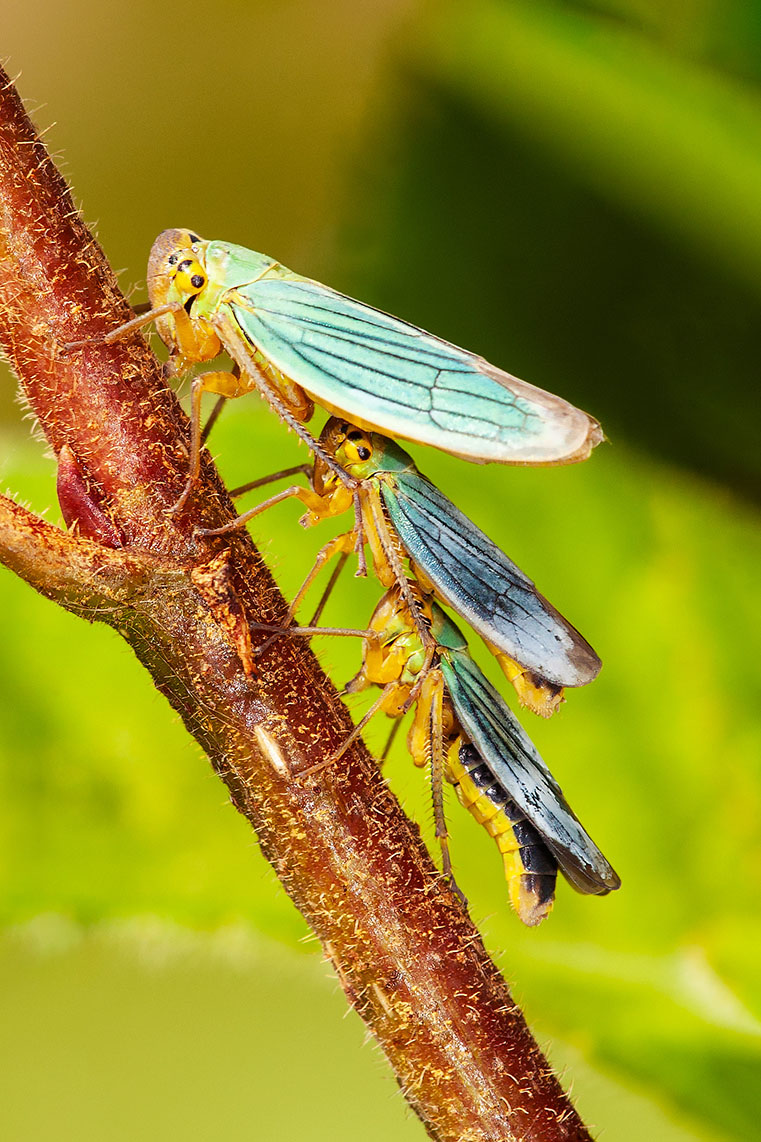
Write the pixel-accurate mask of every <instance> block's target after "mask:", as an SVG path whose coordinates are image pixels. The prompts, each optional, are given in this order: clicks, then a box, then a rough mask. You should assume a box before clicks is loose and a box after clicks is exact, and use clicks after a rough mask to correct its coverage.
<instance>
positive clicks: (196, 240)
mask: <svg viewBox="0 0 761 1142" xmlns="http://www.w3.org/2000/svg"><path fill="white" fill-rule="evenodd" d="M188 238H190V241H191V242H200V241H201V239H200V238H199V237H198V235H197V234H188Z"/></svg>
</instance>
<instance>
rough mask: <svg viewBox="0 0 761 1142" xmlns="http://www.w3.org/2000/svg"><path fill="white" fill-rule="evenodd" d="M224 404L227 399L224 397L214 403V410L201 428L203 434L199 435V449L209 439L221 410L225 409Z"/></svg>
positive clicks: (218, 398) (219, 397)
mask: <svg viewBox="0 0 761 1142" xmlns="http://www.w3.org/2000/svg"><path fill="white" fill-rule="evenodd" d="M226 404H227V397H224V396H221V395H220V396H218V397H217V399H216V401H215V403H214V408H213V409H212V410H211V413H210V414H209V418H208V420H207V421H206V424H205V425H204V426H203V432H202V433H201V447H202V448H203V447H204V445H205V444H206V441H207V440H208V439H209V436H210V434H211V430H212V428H213V427H214V425H215V424H216V423H217V421H218V420H219V418H220V415H221V413H222V409H223V408H224V407H225V405H226Z"/></svg>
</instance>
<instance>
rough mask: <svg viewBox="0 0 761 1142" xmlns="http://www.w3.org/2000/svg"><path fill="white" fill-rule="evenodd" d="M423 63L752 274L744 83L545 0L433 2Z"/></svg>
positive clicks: (757, 161) (754, 102)
mask: <svg viewBox="0 0 761 1142" xmlns="http://www.w3.org/2000/svg"><path fill="white" fill-rule="evenodd" d="M437 7H438V8H439V18H438V19H434V20H431V21H430V23H428V24H427V25H426V26H425V35H424V37H423V39H422V43H421V50H420V53H419V57H418V59H419V63H420V66H421V67H423V68H424V69H426V70H427V71H429V72H430V73H431V74H433V75H435V76H436V77H437V78H440V79H446V81H447V83H450V84H452V85H453V86H454V87H456V88H457V89H458V90H459V91H461V92H462V93H463V94H464V95H465V96H466V98H468V99H469V100H472V101H473V103H474V104H475V105H476V106H477V107H478V108H479V110H480V112H481V113H482V114H484V115H489V116H493V117H495V118H496V119H497V120H503V121H506V122H507V123H509V124H511V125H517V126H521V125H522V127H523V129H524V130H525V131H527V132H530V135H531V138H532V140H535V141H536V140H541V141H542V142H543V144H544V145H545V146H547V147H549V148H552V149H553V150H555V151H556V153H557V154H558V155H559V156H560V157H561V159H562V163H563V165H564V166H566V167H569V168H570V169H576V170H577V171H579V172H580V173H581V174H582V175H583V177H585V178H586V179H589V180H590V181H593V182H594V183H595V184H596V185H598V186H599V187H600V189H601V190H603V191H604V192H605V193H607V194H609V195H610V196H611V197H612V198H614V199H615V201H617V202H625V203H627V204H628V206H629V207H630V209H632V210H634V211H636V212H637V213H641V212H646V213H648V214H651V215H652V216H653V218H655V219H656V220H657V221H658V222H659V223H660V224H661V225H663V226H664V227H666V228H667V229H668V232H669V233H670V234H682V235H683V236H684V237H685V239H686V240H687V241H688V242H689V243H690V244H691V245H698V246H700V247H702V248H704V249H705V250H706V251H709V252H710V253H711V254H712V255H713V256H716V257H718V258H721V259H725V260H726V261H727V263H728V265H729V266H731V267H732V268H733V269H734V268H737V269H738V270H740V271H742V272H743V273H745V274H747V276H748V279H749V281H750V282H751V283H752V285H754V286H755V287H758V286H759V283H760V282H761V274H760V268H761V106H759V101H758V97H757V96H756V94H755V93H753V94H751V93H750V92H748V91H745V90H743V88H742V87H741V86H740V85H739V84H736V83H733V82H732V81H731V80H729V79H727V78H726V77H722V76H719V75H716V74H712V73H711V72H709V71H708V70H706V69H702V68H700V67H696V66H693V65H692V64H691V63H689V62H687V61H683V60H680V59H678V58H675V57H674V55H673V54H671V53H669V52H666V51H663V50H661V48H660V46H659V45H658V44H655V43H653V42H652V41H649V40H648V39H647V38H645V37H643V36H640V35H638V34H637V33H636V32H634V31H633V30H631V29H629V28H625V27H620V26H616V25H615V24H608V23H606V22H604V21H599V20H596V19H594V18H590V17H589V15H587V14H586V13H581V12H578V11H574V10H573V9H571V8H569V6H568V5H567V4H555V3H545V2H544V0H531V2H528V3H527V2H525V0H507V2H506V3H497V2H495V0H477V2H476V3H475V4H469V5H467V6H463V5H460V4H446V5H437Z"/></svg>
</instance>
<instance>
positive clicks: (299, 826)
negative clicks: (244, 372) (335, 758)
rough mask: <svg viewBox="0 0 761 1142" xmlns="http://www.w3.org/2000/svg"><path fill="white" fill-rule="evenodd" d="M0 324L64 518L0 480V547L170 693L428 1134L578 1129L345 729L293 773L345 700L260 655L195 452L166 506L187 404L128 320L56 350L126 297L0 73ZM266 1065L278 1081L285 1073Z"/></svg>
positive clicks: (298, 646) (266, 589) (20, 570)
mask: <svg viewBox="0 0 761 1142" xmlns="http://www.w3.org/2000/svg"><path fill="white" fill-rule="evenodd" d="M0 88H1V90H0V339H1V340H2V345H3V347H4V350H5V352H6V354H7V356H8V357H9V359H10V360H11V362H12V364H13V366H14V368H15V370H16V372H17V374H18V376H19V378H20V380H21V383H22V385H23V388H24V392H25V394H26V397H27V399H28V401H29V403H30V405H31V407H32V409H33V411H34V413H35V414H36V416H37V418H38V419H39V422H40V424H41V426H42V428H43V430H44V432H45V435H46V436H47V438H48V440H49V442H50V444H51V446H52V447H53V449H54V451H55V453H56V455H58V456H59V459H60V464H61V476H60V479H59V493H60V496H61V500H62V506H63V510H64V515H65V518H66V519H67V520H68V521H69V522H72V521H74V522H75V528H74V530H73V531H70V532H68V533H64V532H61V531H59V530H58V529H56V528H54V527H52V526H51V525H49V524H47V523H44V522H43V521H41V520H40V519H38V518H36V517H34V516H32V515H30V514H29V513H28V512H26V511H24V510H23V509H21V508H19V507H17V506H16V505H15V504H13V503H12V502H11V501H8V500H1V501H0V559H1V560H2V562H4V563H5V564H6V565H7V566H9V567H10V568H12V569H13V570H14V571H15V572H16V573H17V574H19V575H21V576H22V577H23V578H25V579H26V580H27V581H28V582H29V583H31V584H32V586H34V587H35V588H36V589H37V590H39V591H41V592H42V593H43V594H44V595H46V596H47V597H49V598H52V599H55V600H56V601H57V602H58V603H60V604H61V605H63V606H65V607H67V608H69V609H70V610H73V611H75V612H77V613H80V614H82V615H84V616H85V617H87V618H90V619H93V618H98V619H101V620H103V621H105V622H107V623H109V624H110V625H111V626H113V627H114V628H115V629H117V630H119V631H120V632H121V634H122V635H123V636H124V637H125V638H126V639H127V641H128V642H129V643H130V644H131V646H132V647H133V649H134V650H135V653H136V654H137V655H138V657H139V658H140V659H141V661H142V662H143V663H144V664H145V666H146V667H147V669H148V670H149V671H150V673H151V675H152V677H153V680H154V682H155V684H156V686H157V687H158V688H159V689H160V690H161V691H162V692H163V693H164V694H165V695H166V697H167V698H168V700H169V701H170V703H171V704H172V705H173V706H174V708H175V709H176V710H178V711H179V713H180V714H181V716H182V718H183V720H184V722H185V725H186V726H187V728H188V730H189V731H190V732H191V733H192V734H193V735H194V736H195V737H196V738H197V740H198V741H199V742H200V743H201V745H202V746H203V747H204V749H205V750H206V751H207V753H208V755H209V758H210V760H211V763H212V765H213V766H214V768H215V770H216V771H217V772H218V773H219V775H220V776H221V778H222V779H223V780H224V781H225V783H226V784H227V786H228V788H229V790H230V795H231V797H232V799H233V801H234V803H235V805H236V806H237V807H238V809H239V810H240V811H241V812H242V813H243V814H244V815H245V816H246V817H247V818H248V819H249V821H250V822H251V824H252V825H253V827H254V828H255V829H256V831H257V834H258V836H259V839H260V842H261V845H262V849H263V851H264V853H265V855H266V856H267V858H268V860H269V861H270V862H271V863H272V865H273V867H274V868H275V870H276V872H277V874H278V876H279V877H280V878H281V880H282V882H283V884H284V886H285V888H286V890H287V891H288V893H289V894H290V896H291V897H292V899H293V900H294V902H295V903H296V905H297V907H298V908H299V909H300V910H301V911H302V913H303V914H304V916H305V917H306V918H307V920H308V922H309V923H310V924H311V925H312V927H313V928H314V930H315V932H316V933H317V935H318V936H319V938H320V940H321V941H322V945H323V947H324V949H325V951H326V953H327V955H328V956H329V957H330V959H331V960H332V962H333V964H334V966H335V968H336V971H337V973H338V977H339V979H340V980H341V983H342V985H343V987H344V990H345V992H346V994H347V996H348V998H349V1001H350V1002H351V1003H352V1004H353V1006H354V1007H355V1008H356V1009H357V1011H358V1012H359V1013H360V1015H361V1016H362V1018H363V1019H364V1020H365V1021H366V1022H367V1024H368V1026H369V1027H370V1028H371V1029H372V1031H373V1033H374V1034H375V1035H376V1037H377V1038H378V1040H379V1042H380V1043H381V1045H382V1046H383V1049H384V1051H385V1052H386V1054H387V1056H388V1058H389V1060H390V1062H391V1064H392V1066H393V1067H394V1069H395V1072H396V1074H397V1077H398V1080H399V1082H400V1084H401V1086H402V1089H403V1090H404V1092H405V1095H406V1096H407V1098H408V1099H409V1101H410V1104H411V1105H412V1106H413V1107H414V1109H415V1110H416V1112H417V1113H418V1114H419V1115H420V1117H421V1119H422V1120H423V1122H424V1123H425V1126H426V1129H427V1130H428V1132H429V1134H430V1136H431V1137H433V1138H437V1139H442V1140H443V1139H447V1140H452V1142H454V1140H455V1139H457V1140H460V1139H470V1140H480V1139H484V1140H485V1139H489V1140H497V1139H499V1140H500V1142H504V1140H506V1139H519V1138H520V1139H530V1140H536V1142H538V1140H540V1139H541V1140H543V1142H556V1140H560V1139H566V1140H570V1139H573V1140H581V1139H588V1138H589V1135H588V1134H587V1132H586V1130H585V1128H584V1126H583V1124H582V1123H581V1121H580V1120H579V1118H578V1116H577V1114H576V1112H575V1111H574V1109H573V1108H572V1106H571V1105H570V1103H569V1101H568V1100H567V1098H566V1096H565V1095H564V1094H563V1092H562V1090H561V1088H560V1085H559V1083H558V1081H557V1079H556V1078H555V1076H554V1075H553V1074H552V1073H551V1071H550V1070H549V1068H548V1066H547V1063H546V1061H545V1059H544V1057H543V1056H542V1054H541V1052H540V1051H539V1049H538V1048H537V1046H536V1044H535V1043H534V1041H533V1039H532V1038H531V1036H530V1034H529V1032H528V1030H527V1028H526V1025H525V1023H524V1021H523V1018H522V1016H521V1014H520V1012H519V1011H518V1010H517V1008H516V1007H515V1006H514V1004H513V1003H512V1000H511V998H510V995H509V993H508V991H507V988H506V986H505V983H504V981H503V979H502V977H501V976H500V974H499V973H498V971H497V969H496V968H495V967H494V965H493V964H492V963H491V961H490V960H489V958H488V956H487V955H486V952H485V950H484V947H483V944H482V943H481V940H480V937H479V935H478V932H477V931H476V930H475V928H474V927H473V926H472V924H471V922H470V920H469V918H468V917H467V916H466V915H465V913H464V911H463V910H462V908H461V907H460V906H459V904H458V902H457V901H456V900H455V899H454V898H453V896H452V894H451V892H450V891H449V889H448V888H447V886H446V884H444V883H443V882H442V879H441V877H440V876H439V875H438V874H437V873H436V870H435V868H434V866H433V864H432V863H431V860H430V859H429V856H428V854H427V852H426V851H425V848H424V847H423V845H422V844H421V841H420V838H419V835H418V833H417V830H416V829H415V828H414V827H413V826H412V825H411V824H410V822H409V821H408V820H407V818H406V817H405V816H404V814H403V813H402V812H401V810H400V808H399V806H398V804H397V802H396V801H395V799H394V798H393V796H392V795H391V793H390V792H389V790H388V789H387V787H386V786H385V784H384V782H383V781H382V780H381V778H380V776H379V773H378V769H377V766H376V764H375V762H374V761H373V760H372V758H370V757H369V756H368V754H367V752H366V750H365V749H364V747H363V746H362V744H361V743H360V742H357V743H355V744H354V745H353V746H352V748H351V749H350V750H347V752H346V755H345V757H344V758H343V760H342V764H341V766H334V767H331V768H328V769H327V770H325V771H324V772H321V773H320V774H319V775H318V776H315V777H313V778H306V779H304V780H294V777H295V776H297V775H298V774H299V773H300V772H301V771H303V770H306V769H309V768H310V767H312V766H314V765H316V764H318V763H319V762H320V761H321V760H322V759H323V758H325V757H326V756H329V755H330V754H331V753H333V752H334V751H335V750H337V749H338V747H339V746H340V745H341V742H342V741H343V740H344V739H345V737H346V735H347V733H348V731H349V730H350V728H351V724H350V721H349V718H348V715H347V712H346V711H345V709H344V707H343V706H342V704H341V702H340V701H339V699H338V697H337V695H336V693H335V691H334V689H333V687H332V686H331V684H330V682H329V680H328V679H327V678H326V677H325V676H324V675H323V673H322V672H321V670H320V669H319V667H318V665H317V663H316V661H315V659H314V658H313V656H312V654H311V652H310V650H309V648H308V646H306V645H305V644H304V642H303V640H301V639H292V640H289V639H281V640H279V641H278V643H277V646H276V647H275V648H274V649H273V651H271V652H268V653H265V654H264V655H263V656H261V657H260V658H258V659H257V658H256V657H255V655H252V643H253V647H254V649H255V646H256V639H257V635H256V633H253V634H252V630H255V628H254V626H253V624H254V623H256V622H264V623H282V622H283V621H284V619H285V617H286V613H287V608H286V605H285V603H284V601H283V600H282V598H281V596H280V595H279V593H278V592H277V589H276V588H275V585H274V583H273V581H272V579H271V576H270V574H269V572H268V570H267V568H266V567H265V566H264V564H263V563H262V561H261V559H260V558H259V556H258V554H257V553H256V551H255V550H254V549H253V547H252V545H251V542H250V540H249V538H248V536H247V535H246V534H245V533H242V532H234V533H231V534H230V535H229V536H224V537H222V538H218V539H212V540H206V541H198V540H195V539H194V538H193V535H194V529H195V528H198V527H201V528H215V527H219V526H220V525H222V524H224V523H225V522H226V521H228V520H230V519H231V518H232V517H233V515H234V509H233V507H232V504H231V502H230V500H229V498H228V496H227V493H226V492H225V490H224V488H223V486H222V485H221V483H220V481H219V478H218V477H217V475H216V473H215V471H214V470H213V468H212V465H211V463H210V462H209V460H208V458H207V457H206V456H204V462H203V464H202V470H201V479H200V482H199V484H198V487H197V489H196V490H195V491H194V493H193V495H192V496H191V497H190V498H189V501H188V503H187V505H186V506H185V508H184V509H183V511H182V512H181V513H178V514H176V515H168V514H167V512H166V509H167V508H169V507H170V506H171V505H172V504H173V503H174V502H175V501H176V500H177V498H178V496H179V495H180V493H181V491H182V489H183V487H184V485H185V480H186V474H187V465H188V451H187V446H188V434H187V421H186V418H185V416H184V414H183V413H182V411H181V409H180V407H179V405H178V404H177V402H176V400H175V398H174V396H173V395H172V393H171V392H170V391H169V390H168V389H167V387H166V386H165V384H164V381H163V377H162V374H161V370H160V368H159V367H158V365H157V363H156V361H155V359H154V358H153V356H152V354H151V353H150V351H149V350H148V348H147V347H146V345H145V343H144V341H143V340H142V338H141V337H140V335H139V334H135V335H134V336H132V337H130V338H129V340H128V341H124V342H122V341H119V342H117V343H115V344H112V345H106V344H100V345H96V346H89V347H86V348H84V349H82V350H81V351H78V352H75V353H72V354H68V355H62V354H61V348H62V346H64V345H66V344H68V343H70V342H72V341H77V340H83V339H86V338H96V337H99V336H102V335H103V334H105V333H107V332H108V331H109V330H110V329H113V328H114V327H115V326H117V325H118V324H119V323H120V322H122V321H124V320H125V319H127V318H128V317H129V316H130V310H129V307H128V305H127V303H126V301H125V300H124V298H123V297H122V296H121V294H120V292H119V290H118V288H117V285H116V282H115V279H114V276H113V274H112V272H111V270H110V269H109V267H108V264H107V263H106V261H105V259H104V257H103V254H102V253H101V251H100V249H99V247H98V246H97V243H96V242H95V241H94V239H93V238H92V236H91V235H90V234H89V233H88V231H87V230H86V228H85V227H84V225H83V223H82V222H81V221H80V219H79V217H78V216H77V213H76V211H75V210H74V208H73V205H72V202H71V199H70V197H69V193H68V190H67V188H66V186H65V184H64V182H63V180H62V179H61V176H60V175H59V173H58V172H57V170H56V169H55V167H54V166H53V164H52V163H51V161H50V159H49V157H48V155H47V153H46V151H45V149H44V147H43V145H42V143H41V142H40V141H39V139H38V138H37V137H36V135H35V132H34V129H33V127H32V124H31V123H30V122H29V120H28V118H27V116H26V114H25V112H24V110H23V108H22V105H21V103H20V100H19V98H18V96H17V94H16V92H15V90H14V88H13V87H12V85H11V84H10V82H9V81H8V80H7V78H6V77H5V76H4V75H2V73H0ZM289 1081H290V1082H294V1081H296V1079H295V1077H294V1076H290V1078H289Z"/></svg>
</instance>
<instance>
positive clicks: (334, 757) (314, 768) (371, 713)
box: [298, 682, 399, 780]
mask: <svg viewBox="0 0 761 1142" xmlns="http://www.w3.org/2000/svg"><path fill="white" fill-rule="evenodd" d="M398 686H399V683H398V682H389V683H388V685H387V686H384V687H383V689H382V690H381V692H380V694H379V695H378V697H377V698H376V699H375V701H374V702H373V704H372V706H371V707H370V709H369V710H368V711H367V713H366V714H365V715H364V716H363V717H362V719H361V720H360V721H359V722H358V723H357V725H356V726H355V727H354V729H353V730H352V731H351V733H350V734H349V735H348V736H347V737H346V738H344V740H343V743H342V744H341V745H340V746H339V748H338V749H337V750H336V752H335V753H334V754H331V756H330V757H328V758H326V759H325V761H320V762H318V763H317V765H310V766H309V768H308V769H302V771H301V773H299V774H298V778H299V780H301V778H302V777H311V775H312V774H313V773H318V772H319V771H320V770H321V769H327V768H328V766H329V765H333V764H334V763H335V762H336V761H340V760H341V758H342V757H343V755H344V754H345V753H346V751H347V749H348V748H349V746H350V745H352V743H353V742H355V741H356V740H357V738H358V737H359V735H360V734H361V733H362V731H363V729H364V728H365V726H366V725H367V723H368V722H369V721H370V720H371V718H374V717H375V715H376V714H377V713H378V711H379V710H380V709H382V708H383V705H384V703H385V702H386V701H387V699H388V698H390V697H391V695H392V693H393V691H394V690H396V689H397V688H398Z"/></svg>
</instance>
